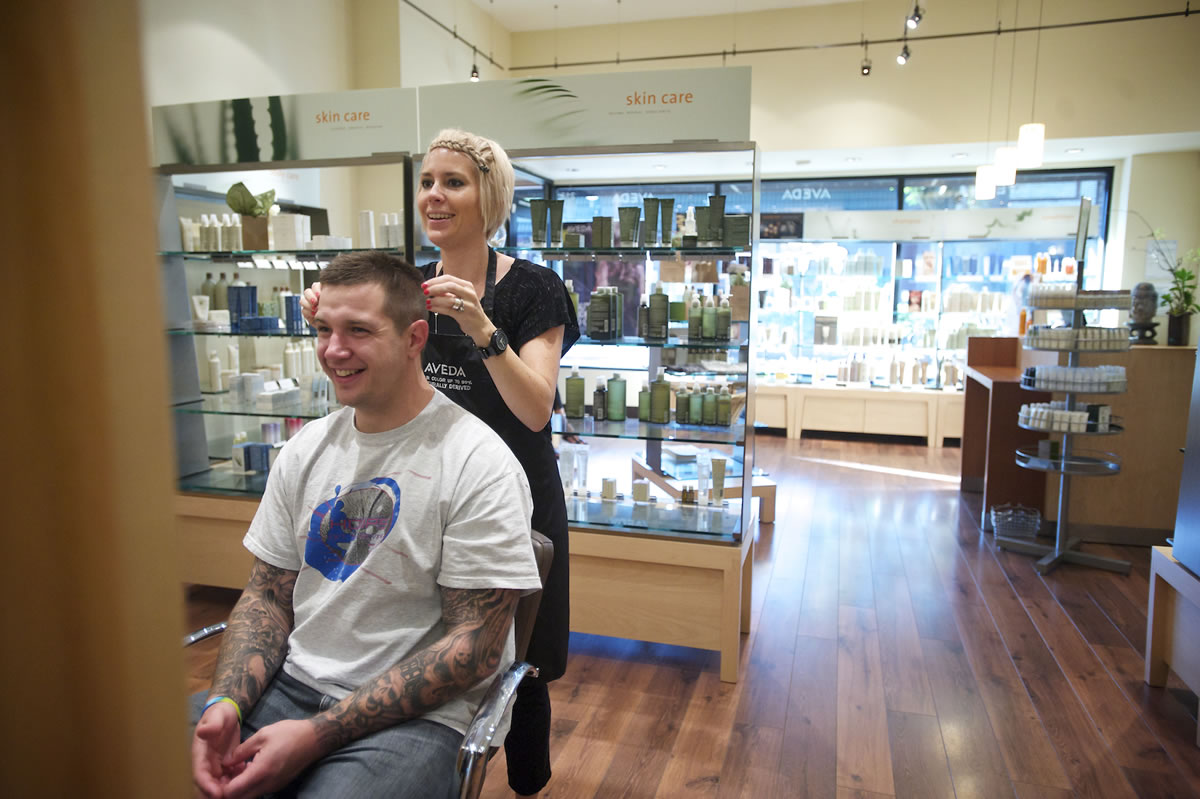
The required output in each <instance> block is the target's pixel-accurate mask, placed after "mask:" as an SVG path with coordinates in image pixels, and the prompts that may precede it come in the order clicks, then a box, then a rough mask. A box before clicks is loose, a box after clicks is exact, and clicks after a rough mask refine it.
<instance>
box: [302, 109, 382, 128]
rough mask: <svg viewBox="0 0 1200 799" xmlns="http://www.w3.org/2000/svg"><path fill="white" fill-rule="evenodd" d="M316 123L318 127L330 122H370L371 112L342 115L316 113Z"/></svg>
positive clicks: (323, 112) (332, 112)
mask: <svg viewBox="0 0 1200 799" xmlns="http://www.w3.org/2000/svg"><path fill="white" fill-rule="evenodd" d="M315 116H316V121H317V124H318V125H324V124H327V123H330V122H370V121H371V112H370V111H347V112H346V113H344V114H342V113H339V112H337V111H318V112H317V113H316V115H315Z"/></svg>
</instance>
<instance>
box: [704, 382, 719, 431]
mask: <svg viewBox="0 0 1200 799" xmlns="http://www.w3.org/2000/svg"><path fill="white" fill-rule="evenodd" d="M703 418H704V424H716V423H717V395H716V394H714V393H713V389H712V386H709V387H708V390H707V391H705V392H704V416H703Z"/></svg>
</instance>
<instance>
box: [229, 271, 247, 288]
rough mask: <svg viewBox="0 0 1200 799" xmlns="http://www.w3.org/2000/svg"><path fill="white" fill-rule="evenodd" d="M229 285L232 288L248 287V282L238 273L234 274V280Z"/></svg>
mask: <svg viewBox="0 0 1200 799" xmlns="http://www.w3.org/2000/svg"><path fill="white" fill-rule="evenodd" d="M229 285H231V286H245V285H246V281H244V280H242V276H241V275H239V274H238V273H237V272H234V273H233V280H232V281H231V282H230V284H229Z"/></svg>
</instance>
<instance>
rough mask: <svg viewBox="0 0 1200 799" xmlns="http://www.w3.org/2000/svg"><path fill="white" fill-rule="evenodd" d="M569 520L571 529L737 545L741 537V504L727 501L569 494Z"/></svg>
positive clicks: (732, 500)
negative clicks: (709, 502) (688, 501)
mask: <svg viewBox="0 0 1200 799" xmlns="http://www.w3.org/2000/svg"><path fill="white" fill-rule="evenodd" d="M567 521H568V523H569V524H570V526H571V527H572V528H578V527H581V526H586V527H595V528H599V529H603V530H605V531H609V530H613V529H625V530H630V531H634V532H639V533H649V534H655V535H665V537H668V538H680V537H689V538H698V539H702V540H706V541H711V540H713V539H717V540H723V541H726V542H728V543H735V542H736V540H737V539H738V538H740V535H739V533H740V528H741V523H742V504H741V502H740V501H739V500H736V499H731V500H726V501H725V503H723V504H722V505H703V504H685V503H681V502H673V501H666V502H634V501H632V500H631V499H629V498H620V499H602V498H601V497H600V496H599V495H597V494H594V493H590V492H589V493H588V495H586V496H583V495H577V494H568V495H567Z"/></svg>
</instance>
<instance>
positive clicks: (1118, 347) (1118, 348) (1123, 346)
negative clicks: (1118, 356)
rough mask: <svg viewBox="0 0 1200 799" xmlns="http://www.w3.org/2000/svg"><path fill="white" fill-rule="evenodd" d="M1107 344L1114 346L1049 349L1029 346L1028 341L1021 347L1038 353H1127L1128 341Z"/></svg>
mask: <svg viewBox="0 0 1200 799" xmlns="http://www.w3.org/2000/svg"><path fill="white" fill-rule="evenodd" d="M1108 343H1109V344H1115V346H1108V347H1079V346H1062V347H1050V346H1043V345H1039V344H1030V343H1028V341H1027V342H1026V343H1025V344H1024V345H1023V346H1024V347H1025V349H1027V350H1037V351H1038V352H1078V353H1089V352H1129V339H1124V340H1122V341H1117V342H1108Z"/></svg>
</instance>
